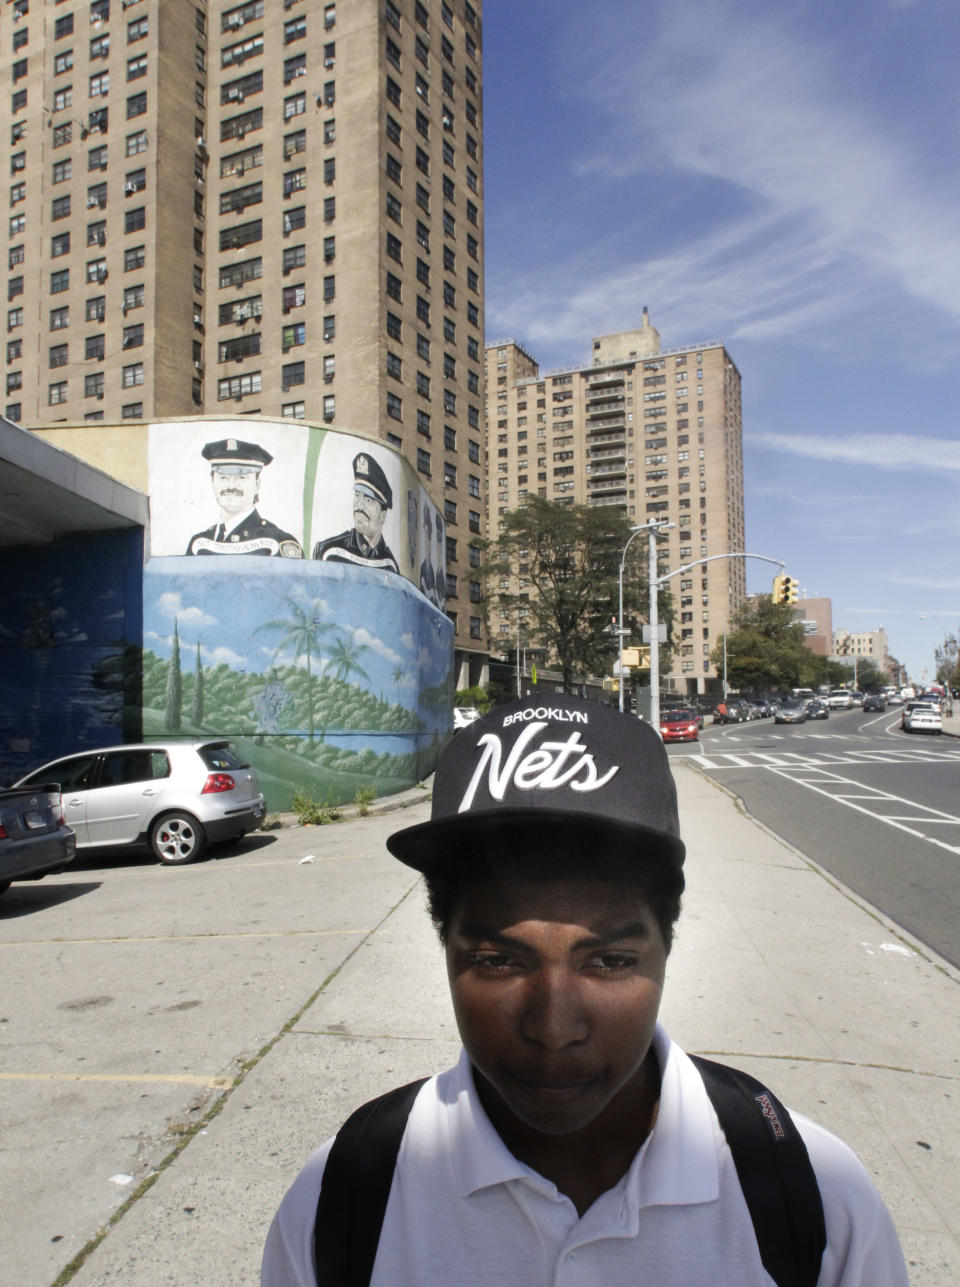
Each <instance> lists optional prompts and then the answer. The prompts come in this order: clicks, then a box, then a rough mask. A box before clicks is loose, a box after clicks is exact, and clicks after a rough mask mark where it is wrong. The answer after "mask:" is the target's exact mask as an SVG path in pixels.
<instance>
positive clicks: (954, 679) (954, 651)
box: [934, 634, 960, 688]
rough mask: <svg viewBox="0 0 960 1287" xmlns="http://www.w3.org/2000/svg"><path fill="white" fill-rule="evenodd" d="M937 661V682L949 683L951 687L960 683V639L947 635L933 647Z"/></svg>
mask: <svg viewBox="0 0 960 1287" xmlns="http://www.w3.org/2000/svg"><path fill="white" fill-rule="evenodd" d="M934 658H935V660H936V663H937V670H936V675H937V682H938V683H940V684H949V685H950V687H951V688H956V687H957V686H958V685H960V639H958V636H957V635H955V634H954V635H947V637H946V638H945V639H944V641H943V644H942V645H941V646H939V647H938V648H936V649H935V651H934Z"/></svg>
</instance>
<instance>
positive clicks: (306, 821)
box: [290, 787, 329, 827]
mask: <svg viewBox="0 0 960 1287" xmlns="http://www.w3.org/2000/svg"><path fill="white" fill-rule="evenodd" d="M290 808H291V811H292V812H293V814H294V816H295V817H296V819H297V822H299V823H300V825H301V827H313V826H317V825H319V824H320V823H321V822H329V818H324V817H322V816H321V815H322V814H323V813H324V812H325V809H321V807H320V805H319V804H317V802H316V800H314V798H313V796H312V795H311V794H310V792H309V791H305V790H304V789H303V788H302V787H300V788H299V789H298V790H296V791H294V793H293V798H292V799H291V801H290Z"/></svg>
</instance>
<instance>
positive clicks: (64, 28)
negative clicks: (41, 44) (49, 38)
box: [13, 13, 73, 49]
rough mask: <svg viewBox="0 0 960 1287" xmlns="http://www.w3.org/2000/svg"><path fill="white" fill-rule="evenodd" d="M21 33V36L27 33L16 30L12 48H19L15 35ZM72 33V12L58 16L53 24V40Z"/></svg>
mask: <svg viewBox="0 0 960 1287" xmlns="http://www.w3.org/2000/svg"><path fill="white" fill-rule="evenodd" d="M21 34H22V35H23V36H26V34H27V33H26V31H25V30H24V31H22V32H21V31H18V32H17V33H16V35H15V36H14V46H13V47H14V49H18V48H19V45H18V44H17V43H16V41H17V36H20V35H21ZM72 34H73V14H72V13H68V14H66V16H65V17H63V18H58V19H57V20H56V22H55V23H54V24H53V38H54V40H62V39H63V37H64V36H69V35H72ZM24 43H26V41H24Z"/></svg>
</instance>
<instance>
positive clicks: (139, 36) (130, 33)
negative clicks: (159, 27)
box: [127, 17, 150, 45]
mask: <svg viewBox="0 0 960 1287" xmlns="http://www.w3.org/2000/svg"><path fill="white" fill-rule="evenodd" d="M149 30H150V26H149V20H148V19H147V18H146V17H144V18H134V20H133V21H132V22H128V23H127V44H128V45H132V44H133V43H134V42H135V41H137V40H143V39H145V38H146V35H147V33H148V31H149Z"/></svg>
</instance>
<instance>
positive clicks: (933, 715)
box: [900, 701, 943, 733]
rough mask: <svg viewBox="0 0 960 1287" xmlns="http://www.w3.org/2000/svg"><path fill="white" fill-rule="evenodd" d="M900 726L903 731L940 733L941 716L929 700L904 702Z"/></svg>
mask: <svg viewBox="0 0 960 1287" xmlns="http://www.w3.org/2000/svg"><path fill="white" fill-rule="evenodd" d="M900 727H901V728H902V729H903V731H904V732H905V733H942V732H943V717H942V716H941V714H940V708H939V707H938V706H932V705H931V704H930V703H929V702H921V701H912V702H904V705H903V710H902V711H901V712H900Z"/></svg>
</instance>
